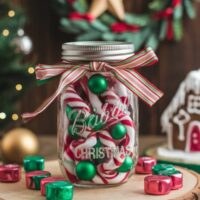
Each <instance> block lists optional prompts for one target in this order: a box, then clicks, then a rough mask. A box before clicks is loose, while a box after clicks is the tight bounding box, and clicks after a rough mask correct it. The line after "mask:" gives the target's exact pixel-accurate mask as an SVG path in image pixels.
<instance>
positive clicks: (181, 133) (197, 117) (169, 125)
mask: <svg viewBox="0 0 200 200" xmlns="http://www.w3.org/2000/svg"><path fill="white" fill-rule="evenodd" d="M161 126H162V131H163V132H166V133H167V136H168V149H171V150H172V149H178V150H183V151H186V152H200V69H199V70H196V71H192V72H190V73H189V74H188V76H187V77H186V79H185V80H184V81H183V82H182V83H181V85H180V86H179V88H178V91H177V92H176V94H175V96H174V98H173V99H172V101H171V103H170V104H169V106H168V107H167V108H166V110H165V111H164V112H163V114H162V116H161Z"/></svg>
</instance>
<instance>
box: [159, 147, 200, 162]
mask: <svg viewBox="0 0 200 200" xmlns="http://www.w3.org/2000/svg"><path fill="white" fill-rule="evenodd" d="M157 155H158V156H159V157H160V158H161V159H170V160H171V159H172V160H174V161H177V162H187V163H188V162H190V163H197V164H200V152H197V153H196V152H192V153H187V152H185V151H181V150H170V149H168V148H167V147H159V148H158V149H157Z"/></svg>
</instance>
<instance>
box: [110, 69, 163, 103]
mask: <svg viewBox="0 0 200 200" xmlns="http://www.w3.org/2000/svg"><path fill="white" fill-rule="evenodd" d="M113 73H114V75H115V76H116V78H117V79H118V80H119V81H120V82H121V83H123V84H124V85H125V86H126V87H128V88H129V89H130V90H131V91H132V92H133V93H134V94H135V95H137V96H138V97H139V98H140V99H141V100H143V101H144V102H145V103H147V104H148V105H149V106H153V105H154V104H155V103H156V102H157V101H158V100H159V99H160V98H161V97H162V96H163V93H162V92H161V91H160V90H159V89H158V88H156V87H155V86H154V85H153V84H151V83H150V82H149V81H148V80H146V79H145V78H144V77H143V76H141V75H140V74H139V73H137V72H136V71H135V70H113Z"/></svg>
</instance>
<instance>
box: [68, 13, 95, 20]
mask: <svg viewBox="0 0 200 200" xmlns="http://www.w3.org/2000/svg"><path fill="white" fill-rule="evenodd" d="M69 19H70V20H87V21H89V22H92V21H93V20H94V17H93V16H92V15H90V14H88V13H79V12H72V13H70V15H69Z"/></svg>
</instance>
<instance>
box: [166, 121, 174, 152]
mask: <svg viewBox="0 0 200 200" xmlns="http://www.w3.org/2000/svg"><path fill="white" fill-rule="evenodd" d="M172 129H173V125H172V124H171V123H169V127H168V130H167V135H168V137H167V142H168V148H169V149H173V144H172V141H173V135H172Z"/></svg>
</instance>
